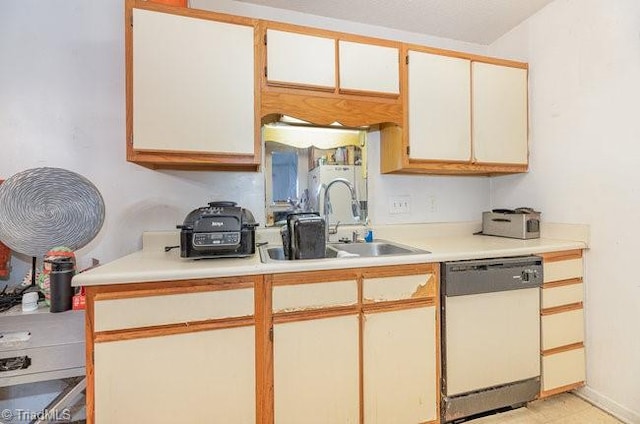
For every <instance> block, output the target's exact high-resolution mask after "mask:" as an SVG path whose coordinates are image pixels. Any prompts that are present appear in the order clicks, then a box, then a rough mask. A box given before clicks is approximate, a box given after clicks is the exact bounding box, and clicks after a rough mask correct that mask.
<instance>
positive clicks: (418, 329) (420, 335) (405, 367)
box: [363, 306, 438, 424]
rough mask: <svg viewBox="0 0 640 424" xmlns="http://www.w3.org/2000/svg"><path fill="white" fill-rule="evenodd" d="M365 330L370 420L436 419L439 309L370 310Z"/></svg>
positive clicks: (379, 422)
mask: <svg viewBox="0 0 640 424" xmlns="http://www.w3.org/2000/svg"><path fill="white" fill-rule="evenodd" d="M363 332H364V335H363V366H364V369H363V387H364V422H365V423H368V424H388V423H424V422H429V421H434V420H436V418H437V407H436V406H437V402H438V399H437V397H436V394H437V393H438V390H437V387H436V382H437V375H436V366H435V360H434V359H433V358H436V357H437V351H436V311H435V307H434V306H427V307H420V308H415V309H406V310H400V311H388V312H378V313H367V314H365V316H364V329H363Z"/></svg>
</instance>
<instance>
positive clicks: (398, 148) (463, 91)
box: [381, 46, 528, 175]
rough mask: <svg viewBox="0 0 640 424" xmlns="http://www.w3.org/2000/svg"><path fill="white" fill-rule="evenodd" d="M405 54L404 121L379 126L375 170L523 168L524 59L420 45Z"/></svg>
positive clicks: (525, 152)
mask: <svg viewBox="0 0 640 424" xmlns="http://www.w3.org/2000/svg"><path fill="white" fill-rule="evenodd" d="M405 57H406V62H407V63H406V68H405V72H406V75H407V89H406V90H405V92H406V93H405V96H404V97H405V105H406V106H405V109H406V113H405V121H404V122H403V124H402V125H401V126H398V125H383V126H382V128H381V170H382V172H383V173H431V174H484V175H496V174H509V173H517V172H526V171H527V167H528V116H527V115H528V107H527V101H528V97H527V65H526V64H524V63H519V62H512V61H506V60H500V59H492V58H487V57H480V56H475V55H468V54H464V53H457V52H450V51H442V50H437V49H430V48H425V47H420V46H411V47H407V49H406V55H405Z"/></svg>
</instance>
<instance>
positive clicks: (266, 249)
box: [260, 240, 431, 263]
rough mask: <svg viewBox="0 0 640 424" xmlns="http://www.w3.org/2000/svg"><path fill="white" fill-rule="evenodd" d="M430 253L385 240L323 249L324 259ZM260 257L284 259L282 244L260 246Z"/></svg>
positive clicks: (330, 246)
mask: <svg viewBox="0 0 640 424" xmlns="http://www.w3.org/2000/svg"><path fill="white" fill-rule="evenodd" d="M426 253H431V252H429V251H427V250H422V249H416V248H414V247H410V246H405V245H402V244H399V243H393V242H390V241H386V240H374V241H373V242H371V243H331V244H328V245H327V248H326V250H325V259H331V258H348V257H364V258H372V257H378V256H402V255H420V254H426ZM260 259H261V260H262V262H263V263H269V262H280V261H286V260H287V259H286V258H285V256H284V249H283V248H282V246H261V247H260Z"/></svg>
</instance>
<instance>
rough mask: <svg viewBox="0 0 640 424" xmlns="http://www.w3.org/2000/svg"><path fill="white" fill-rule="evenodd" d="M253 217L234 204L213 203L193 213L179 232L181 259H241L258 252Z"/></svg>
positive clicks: (180, 227)
mask: <svg viewBox="0 0 640 424" xmlns="http://www.w3.org/2000/svg"><path fill="white" fill-rule="evenodd" d="M257 226H258V224H257V223H256V221H255V219H254V218H253V214H252V213H251V212H250V211H249V210H247V209H244V208H242V207H239V206H237V204H236V203H235V202H211V203H209V206H205V207H201V208H198V209H195V210H193V211H191V212H190V213H189V214H188V215H187V217H186V218H185V219H184V223H183V224H182V225H178V226H177V227H178V228H179V229H180V257H182V258H242V257H246V256H251V255H253V254H254V253H255V252H256V246H255V231H256V227H257Z"/></svg>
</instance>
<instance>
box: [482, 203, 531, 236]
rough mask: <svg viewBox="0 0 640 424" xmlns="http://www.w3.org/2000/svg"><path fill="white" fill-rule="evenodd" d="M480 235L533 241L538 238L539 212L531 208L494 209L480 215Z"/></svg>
mask: <svg viewBox="0 0 640 424" xmlns="http://www.w3.org/2000/svg"><path fill="white" fill-rule="evenodd" d="M482 234H485V235H489V236H500V237H510V238H517V239H534V238H539V237H540V212H536V211H535V210H533V209H531V208H517V209H494V210H492V211H490V212H483V213H482Z"/></svg>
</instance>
